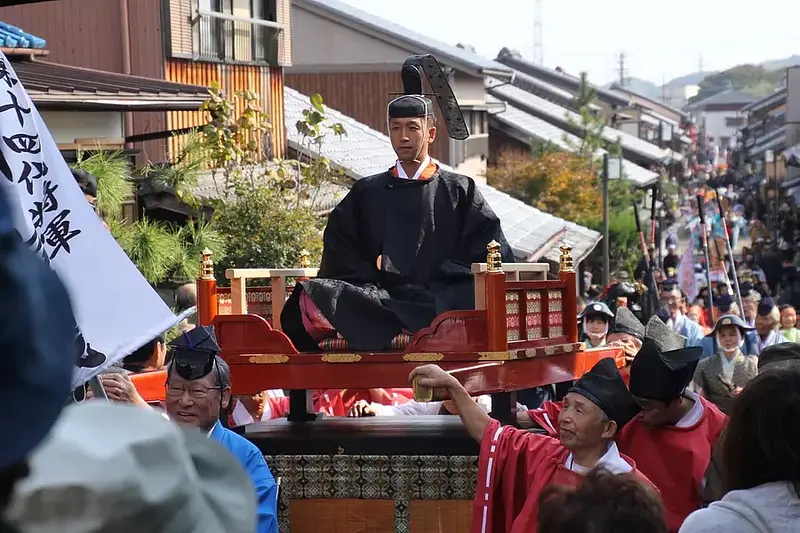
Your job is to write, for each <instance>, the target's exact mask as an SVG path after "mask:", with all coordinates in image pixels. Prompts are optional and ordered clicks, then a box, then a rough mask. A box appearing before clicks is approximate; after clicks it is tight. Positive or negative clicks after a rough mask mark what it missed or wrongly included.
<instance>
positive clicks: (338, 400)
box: [314, 389, 414, 416]
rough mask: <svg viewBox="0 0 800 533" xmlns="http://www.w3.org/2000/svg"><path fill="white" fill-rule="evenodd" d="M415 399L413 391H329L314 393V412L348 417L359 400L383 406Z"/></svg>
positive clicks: (400, 403)
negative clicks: (348, 413)
mask: <svg viewBox="0 0 800 533" xmlns="http://www.w3.org/2000/svg"><path fill="white" fill-rule="evenodd" d="M413 397H414V391H413V390H412V389H329V390H324V391H314V411H316V412H318V413H319V412H322V413H325V414H326V415H328V416H346V415H347V412H348V411H349V410H350V408H351V407H353V405H355V404H356V402H358V401H359V400H365V401H367V402H370V403H379V404H381V405H402V404H404V403H407V402H409V401H410V400H411V399H412V398H413Z"/></svg>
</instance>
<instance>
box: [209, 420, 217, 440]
mask: <svg viewBox="0 0 800 533" xmlns="http://www.w3.org/2000/svg"><path fill="white" fill-rule="evenodd" d="M218 425H219V420H217V421H216V423H215V424H214V425H213V426H211V429H209V430H208V433H206V436H207V437H208V438H209V439H210V438H211V434H212V433H214V430H215V429H217V426H218Z"/></svg>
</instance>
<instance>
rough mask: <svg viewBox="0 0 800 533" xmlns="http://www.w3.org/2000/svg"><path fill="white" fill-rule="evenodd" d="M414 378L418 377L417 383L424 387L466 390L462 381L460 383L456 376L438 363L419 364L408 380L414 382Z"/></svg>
mask: <svg viewBox="0 0 800 533" xmlns="http://www.w3.org/2000/svg"><path fill="white" fill-rule="evenodd" d="M414 378H416V379H417V384H418V385H422V386H423V387H430V388H432V389H445V390H448V391H449V390H464V387H462V386H461V383H459V382H458V380H457V379H456V378H455V377H453V376H452V375H451V374H448V373H447V372H445V371H444V370H442V369H441V368H440V367H439V366H437V365H422V366H418V367H417V368H415V369H414V370H412V371H411V374H410V375H409V376H408V380H409V381H410V382H412V383H413V382H414Z"/></svg>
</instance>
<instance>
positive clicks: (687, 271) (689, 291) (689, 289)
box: [678, 239, 700, 302]
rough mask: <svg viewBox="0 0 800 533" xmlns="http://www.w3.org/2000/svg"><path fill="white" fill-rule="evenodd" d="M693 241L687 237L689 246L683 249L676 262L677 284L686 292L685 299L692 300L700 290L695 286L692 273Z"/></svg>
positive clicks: (694, 278)
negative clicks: (679, 258) (678, 260)
mask: <svg viewBox="0 0 800 533" xmlns="http://www.w3.org/2000/svg"><path fill="white" fill-rule="evenodd" d="M693 245H694V242H693V240H692V239H689V246H687V247H686V249H685V250H684V251H683V255H681V260H680V262H679V263H678V286H679V287H680V288H681V290H682V291H683V292H684V294H686V300H687V301H688V302H693V301H694V299H695V298H697V293H698V292H700V291H699V289H698V288H697V279H696V277H695V275H694V250H693V248H692V247H693Z"/></svg>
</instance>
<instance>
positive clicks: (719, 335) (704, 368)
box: [692, 315, 758, 413]
mask: <svg viewBox="0 0 800 533" xmlns="http://www.w3.org/2000/svg"><path fill="white" fill-rule="evenodd" d="M750 330H752V328H751V327H750V326H748V325H747V324H745V323H744V321H743V320H742V319H741V318H739V317H738V316H736V315H725V316H722V317H720V318H719V320H717V323H716V324H715V325H714V329H713V330H711V334H710V335H709V336H710V337H711V339H712V341H713V343H714V347H715V349H714V351H713V353H714V354H715V355H712V356H711V357H707V358H705V359H703V360H702V361H700V364H698V365H697V370H695V373H694V378H693V379H692V382H693V383H694V389H695V392H697V393H698V394H701V395H703V396H704V397H705V398H706V399H707V400H709V401H711V402H712V403H714V405H716V406H717V407H719V409H720V411H722V412H723V413H727V411H728V409H729V408H730V404H731V402H732V400H733V398H735V397H736V396H738V395H739V393H740V392H741V391H742V389H743V388H744V386H745V385H747V383H748V382H749V381H750V380H751V379H753V378H754V377H755V376H756V375H757V374H758V358H757V357H755V356H750V355H745V354H744V353H743V352H742V346H743V345H744V342H745V336H746V335H747V332H748V331H750Z"/></svg>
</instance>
